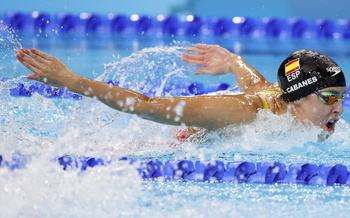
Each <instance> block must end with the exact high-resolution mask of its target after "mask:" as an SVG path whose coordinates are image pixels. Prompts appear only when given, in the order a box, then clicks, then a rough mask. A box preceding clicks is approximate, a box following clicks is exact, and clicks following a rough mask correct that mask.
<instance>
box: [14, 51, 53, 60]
mask: <svg viewBox="0 0 350 218" xmlns="http://www.w3.org/2000/svg"><path fill="white" fill-rule="evenodd" d="M21 52H23V53H24V54H26V55H29V56H31V57H33V58H34V59H36V60H38V61H39V62H42V63H49V62H50V61H52V59H53V56H51V55H48V54H46V53H45V52H42V51H39V50H37V49H33V48H32V49H25V48H22V49H21Z"/></svg>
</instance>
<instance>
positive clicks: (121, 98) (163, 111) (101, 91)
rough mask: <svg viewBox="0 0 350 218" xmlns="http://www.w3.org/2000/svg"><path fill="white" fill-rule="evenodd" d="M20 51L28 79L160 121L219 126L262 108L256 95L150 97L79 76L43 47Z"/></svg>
mask: <svg viewBox="0 0 350 218" xmlns="http://www.w3.org/2000/svg"><path fill="white" fill-rule="evenodd" d="M17 53H18V54H17V56H16V57H17V58H18V60H19V61H20V62H21V63H22V64H23V65H24V66H26V67H27V68H28V69H30V70H31V71H32V72H33V73H34V74H31V75H29V76H28V77H27V78H28V79H33V80H37V81H40V82H43V83H46V84H49V85H53V86H56V87H63V88H66V89H68V90H70V91H73V92H75V93H79V94H81V95H84V96H88V97H92V98H97V99H98V100H100V101H101V102H103V103H104V104H106V105H108V106H110V107H112V108H114V109H116V110H118V111H122V112H126V113H131V114H136V115H138V116H140V117H142V118H144V119H148V120H152V121H156V122H159V123H164V124H169V125H181V124H186V125H187V126H196V127H203V128H207V129H216V128H222V127H225V126H227V125H230V124H235V123H246V122H250V121H252V120H253V119H254V118H255V116H256V113H257V110H258V108H261V107H262V103H261V100H260V98H259V97H257V96H254V95H236V96H232V95H231V96H194V97H154V98H149V97H147V96H145V95H143V94H140V93H138V92H134V91H131V90H128V89H124V88H121V87H117V86H112V85H110V84H106V83H103V82H99V81H95V80H91V79H88V78H85V77H82V76H79V75H77V74H75V73H74V72H72V71H71V70H70V69H69V68H68V67H67V66H66V65H65V64H64V63H63V62H61V61H60V60H59V59H58V58H56V57H53V56H51V55H48V54H46V53H44V52H41V51H39V50H36V49H30V50H27V49H21V50H20V51H17Z"/></svg>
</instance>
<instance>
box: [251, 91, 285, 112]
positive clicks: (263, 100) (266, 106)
mask: <svg viewBox="0 0 350 218" xmlns="http://www.w3.org/2000/svg"><path fill="white" fill-rule="evenodd" d="M277 93H281V92H279V91H261V92H256V93H255V94H256V95H257V96H259V97H260V99H261V101H262V103H263V109H270V107H269V104H268V103H267V100H266V99H265V98H263V97H261V96H260V95H261V94H277Z"/></svg>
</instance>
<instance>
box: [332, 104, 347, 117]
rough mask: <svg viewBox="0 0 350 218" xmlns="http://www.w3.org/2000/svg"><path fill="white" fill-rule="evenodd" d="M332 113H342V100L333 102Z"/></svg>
mask: <svg viewBox="0 0 350 218" xmlns="http://www.w3.org/2000/svg"><path fill="white" fill-rule="evenodd" d="M332 112H333V113H337V114H342V113H344V108H343V103H342V102H336V103H334V104H333V111H332Z"/></svg>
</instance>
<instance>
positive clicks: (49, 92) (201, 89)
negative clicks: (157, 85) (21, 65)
mask: <svg viewBox="0 0 350 218" xmlns="http://www.w3.org/2000/svg"><path fill="white" fill-rule="evenodd" d="M2 80H6V79H2ZM107 83H108V84H111V85H114V86H118V85H119V83H118V82H116V81H112V80H110V81H108V82H107ZM130 85H132V83H125V84H124V86H123V87H124V88H130V87H129V86H130ZM230 87H231V86H230V85H229V84H227V83H212V84H209V86H208V87H205V85H204V84H203V83H199V82H188V83H186V85H185V90H182V91H181V90H180V89H179V90H180V91H181V92H179V94H181V95H185V96H186V95H203V94H208V93H213V92H218V91H225V90H228V89H229V88H230ZM169 91H170V90H169ZM9 92H10V95H11V96H16V97H31V96H32V95H33V94H34V93H38V94H40V95H42V96H44V97H47V98H72V99H77V100H79V99H81V98H82V96H81V95H78V94H75V93H73V92H70V91H68V90H66V89H62V88H55V87H51V86H49V85H45V84H42V83H35V84H31V85H25V84H24V83H17V86H16V87H13V88H10V89H9ZM143 94H145V95H147V96H148V97H154V95H155V92H148V93H143Z"/></svg>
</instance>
